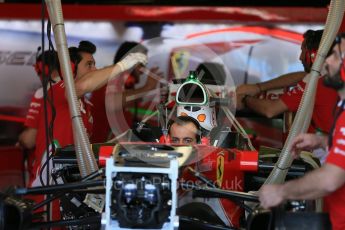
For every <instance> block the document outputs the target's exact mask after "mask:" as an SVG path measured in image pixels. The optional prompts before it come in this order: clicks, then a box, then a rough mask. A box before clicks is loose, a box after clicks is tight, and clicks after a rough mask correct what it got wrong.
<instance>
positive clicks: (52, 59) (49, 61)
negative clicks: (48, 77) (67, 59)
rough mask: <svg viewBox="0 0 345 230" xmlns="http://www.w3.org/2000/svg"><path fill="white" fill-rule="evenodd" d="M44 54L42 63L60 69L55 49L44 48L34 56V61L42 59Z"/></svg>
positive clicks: (52, 68)
mask: <svg viewBox="0 0 345 230" xmlns="http://www.w3.org/2000/svg"><path fill="white" fill-rule="evenodd" d="M43 56H44V64H45V65H48V66H49V68H50V69H51V70H60V63H59V58H58V55H57V52H56V51H55V50H46V51H44V55H43V53H41V54H39V55H38V56H37V57H36V63H37V62H40V61H42V57H43Z"/></svg>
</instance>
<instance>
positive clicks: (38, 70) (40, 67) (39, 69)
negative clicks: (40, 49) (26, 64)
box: [33, 61, 49, 77]
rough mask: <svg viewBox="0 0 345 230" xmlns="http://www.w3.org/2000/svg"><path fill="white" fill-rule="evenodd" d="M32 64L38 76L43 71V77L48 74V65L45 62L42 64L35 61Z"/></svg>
mask: <svg viewBox="0 0 345 230" xmlns="http://www.w3.org/2000/svg"><path fill="white" fill-rule="evenodd" d="M33 66H34V68H35V71H36V73H37V75H38V76H40V77H42V76H43V73H44V76H45V77H48V76H49V66H48V65H47V64H45V65H44V66H43V62H42V61H37V62H36V63H35V64H34V65H33Z"/></svg>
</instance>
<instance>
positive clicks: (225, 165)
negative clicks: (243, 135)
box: [179, 145, 258, 227]
mask: <svg viewBox="0 0 345 230" xmlns="http://www.w3.org/2000/svg"><path fill="white" fill-rule="evenodd" d="M194 147H195V148H196V149H197V157H198V158H199V159H200V160H199V161H197V162H195V163H193V164H192V165H190V166H191V167H192V168H193V169H194V170H195V171H197V172H200V173H202V174H203V175H204V176H205V177H207V178H208V179H209V180H211V181H213V182H214V184H216V185H217V186H218V187H219V188H222V189H225V190H233V191H241V192H242V191H244V173H245V172H249V171H250V172H256V171H257V169H258V152H257V151H248V150H238V149H223V148H218V147H213V146H206V145H196V146H194ZM180 182H185V183H191V182H194V183H196V184H197V185H199V184H200V182H198V181H197V179H196V178H195V177H194V176H193V175H192V174H191V173H190V172H189V171H188V170H187V169H185V170H183V173H182V177H181V178H180ZM185 194H186V192H185V191H183V192H181V193H180V194H179V195H180V196H184V195H185ZM212 199H218V198H212ZM220 206H221V208H222V211H223V212H224V214H225V216H226V218H227V219H228V222H229V223H231V224H232V226H234V227H239V225H240V223H239V222H240V217H241V216H242V215H243V214H244V211H243V209H242V208H240V207H239V206H238V205H236V204H235V203H234V202H232V201H230V200H229V199H220ZM211 208H212V207H211Z"/></svg>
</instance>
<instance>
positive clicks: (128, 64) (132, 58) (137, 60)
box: [116, 53, 147, 72]
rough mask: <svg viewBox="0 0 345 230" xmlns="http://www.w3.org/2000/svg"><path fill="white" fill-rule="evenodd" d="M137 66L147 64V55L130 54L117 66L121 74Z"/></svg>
mask: <svg viewBox="0 0 345 230" xmlns="http://www.w3.org/2000/svg"><path fill="white" fill-rule="evenodd" d="M137 64H143V65H146V64H147V55H146V54H143V53H130V54H128V55H127V56H126V57H125V58H124V59H122V60H121V61H119V62H118V63H117V64H116V65H118V66H119V67H120V69H121V72H124V71H127V70H129V69H131V68H133V67H134V66H136V65H137Z"/></svg>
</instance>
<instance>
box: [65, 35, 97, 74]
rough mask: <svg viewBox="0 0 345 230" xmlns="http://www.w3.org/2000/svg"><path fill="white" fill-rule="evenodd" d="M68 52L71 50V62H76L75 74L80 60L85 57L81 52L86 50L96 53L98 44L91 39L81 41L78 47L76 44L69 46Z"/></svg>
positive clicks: (86, 51)
mask: <svg viewBox="0 0 345 230" xmlns="http://www.w3.org/2000/svg"><path fill="white" fill-rule="evenodd" d="M68 52H69V58H70V59H71V62H72V63H74V65H75V70H74V71H75V73H74V74H76V72H77V66H78V64H79V62H80V61H81V60H82V59H83V58H82V56H81V54H80V53H82V52H84V53H89V54H94V53H95V52H96V46H95V45H94V44H93V43H92V42H90V41H80V42H79V46H78V47H75V46H72V47H69V48H68Z"/></svg>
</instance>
